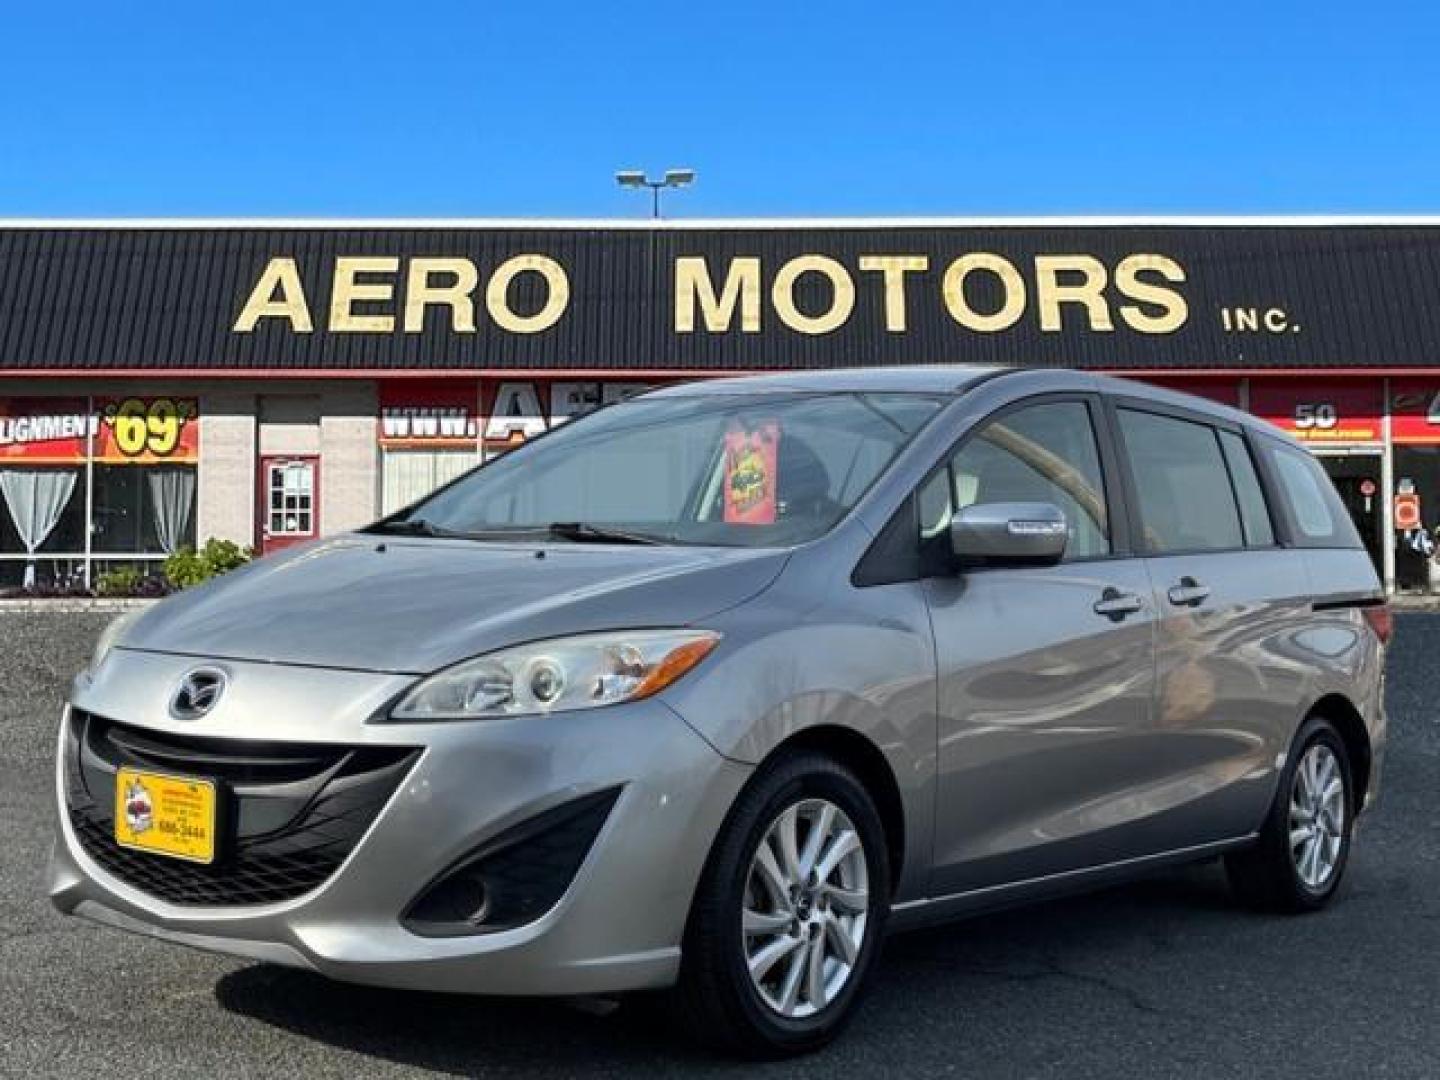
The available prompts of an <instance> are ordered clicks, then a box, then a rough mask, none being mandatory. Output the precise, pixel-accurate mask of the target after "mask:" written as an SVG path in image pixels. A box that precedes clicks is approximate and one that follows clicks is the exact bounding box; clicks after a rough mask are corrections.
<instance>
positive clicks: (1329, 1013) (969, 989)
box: [0, 613, 1440, 1080]
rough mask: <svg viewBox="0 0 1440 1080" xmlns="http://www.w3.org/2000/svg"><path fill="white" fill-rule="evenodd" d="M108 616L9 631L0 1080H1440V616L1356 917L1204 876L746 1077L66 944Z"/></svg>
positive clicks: (1373, 823) (924, 938)
mask: <svg viewBox="0 0 1440 1080" xmlns="http://www.w3.org/2000/svg"><path fill="white" fill-rule="evenodd" d="M107 617H108V616H95V615H73V614H71V615H55V614H44V615H16V614H8V613H7V614H5V615H3V616H0V1075H5V1076H25V1077H40V1076H55V1077H81V1076H84V1077H91V1076H112V1077H117V1078H121V1080H136V1078H139V1077H147V1076H162V1075H163V1076H166V1077H185V1078H189V1077H204V1078H218V1077H232V1076H235V1077H239V1076H251V1077H254V1076H282V1075H284V1076H295V1077H312V1076H314V1077H321V1076H335V1077H342V1076H343V1077H347V1078H350V1077H357V1076H363V1077H372V1076H373V1077H380V1076H384V1077H390V1076H424V1075H466V1076H471V1075H473V1076H514V1075H525V1076H537V1077H538V1076H546V1077H551V1076H554V1077H558V1076H577V1075H586V1076H588V1075H621V1074H624V1075H677V1076H678V1075H686V1076H699V1075H710V1074H717V1073H735V1074H738V1073H740V1072H742V1071H743V1072H745V1073H747V1074H749V1073H761V1074H765V1075H767V1076H776V1077H780V1076H805V1077H819V1076H829V1075H835V1076H846V1077H851V1078H854V1077H869V1076H877V1075H896V1076H902V1075H903V1076H909V1077H914V1076H929V1075H951V1076H970V1077H1057V1078H1059V1077H1063V1078H1065V1080H1076V1078H1081V1077H1097V1078H1099V1077H1103V1078H1105V1080H1116V1078H1121V1077H1143V1078H1146V1080H1151V1078H1162V1077H1282V1076H1283V1077H1292V1076H1293V1077H1305V1078H1306V1080H1321V1078H1329V1077H1335V1078H1344V1080H1355V1078H1357V1077H1366V1078H1369V1077H1415V1078H1434V1077H1440V836H1437V824H1436V823H1437V813H1436V804H1437V801H1440V709H1437V698H1440V662H1437V660H1440V615H1421V614H1405V615H1401V616H1399V618H1398V620H1397V621H1398V626H1399V628H1398V633H1397V635H1396V640H1395V643H1394V645H1393V647H1392V650H1391V654H1390V683H1389V687H1390V699H1389V708H1390V721H1391V731H1392V736H1391V740H1392V741H1391V747H1390V753H1389V760H1388V763H1387V768H1386V777H1385V791H1384V795H1383V798H1382V801H1381V804H1380V806H1379V808H1378V810H1377V811H1376V812H1375V813H1374V814H1373V815H1372V816H1371V817H1370V818H1369V819H1368V820H1366V821H1365V822H1364V824H1363V826H1362V832H1361V835H1360V839H1359V842H1358V844H1357V846H1356V848H1355V852H1354V856H1353V859H1352V862H1351V865H1350V872H1349V877H1348V880H1347V882H1346V885H1345V886H1344V892H1343V895H1342V897H1341V898H1340V900H1339V902H1338V903H1337V904H1335V905H1334V906H1333V907H1331V908H1330V909H1329V910H1328V911H1325V912H1323V913H1321V914H1319V915H1314V916H1309V917H1303V918H1284V917H1271V916H1261V915H1255V914H1252V913H1249V912H1247V911H1244V910H1242V909H1240V908H1238V907H1236V906H1235V905H1234V904H1233V903H1232V902H1231V900H1230V897H1229V896H1228V894H1227V892H1226V889H1225V886H1224V881H1223V878H1222V877H1221V874H1220V872H1219V870H1218V869H1217V868H1215V867H1213V866H1209V867H1198V868H1194V869H1189V870H1184V871H1180V872H1172V873H1167V874H1165V875H1163V876H1159V877H1156V878H1154V879H1151V880H1148V881H1145V882H1141V883H1138V884H1133V885H1128V886H1125V887H1121V888H1116V889H1111V890H1109V891H1106V892H1102V893H1098V894H1094V895H1091V896H1086V897H1081V898H1076V899H1069V900H1064V901H1059V902H1054V903H1050V904H1046V905H1044V906H1042V907H1034V908H1028V909H1024V910H1020V911H1015V912H1011V913H1007V914H1003V915H995V916H990V917H986V918H983V919H979V920H976V921H972V922H968V923H962V924H958V925H954V926H949V927H945V928H942V929H939V930H931V931H926V932H923V933H918V934H913V935H908V936H903V937H897V938H895V939H893V940H892V941H891V942H890V943H889V944H888V946H887V948H886V952H885V956H884V959H883V961H882V966H881V970H880V972H879V978H878V979H877V982H876V985H875V988H874V991H873V993H872V995H871V997H870V999H869V1001H868V1002H867V1003H866V1007H865V1008H864V1010H863V1012H862V1014H861V1015H860V1016H859V1018H858V1019H857V1021H856V1023H855V1024H854V1025H853V1026H852V1028H851V1029H850V1031H849V1032H848V1033H847V1034H846V1035H845V1036H844V1037H843V1038H842V1040H841V1041H840V1042H839V1043H838V1044H836V1045H835V1046H833V1047H831V1048H830V1049H829V1050H827V1051H825V1052H823V1053H821V1054H819V1055H817V1056H814V1057H810V1058H805V1059H800V1060H798V1061H791V1062H781V1063H776V1064H772V1065H764V1066H754V1065H737V1064H734V1063H731V1062H728V1061H724V1060H717V1059H715V1058H713V1057H710V1056H707V1055H705V1054H703V1053H700V1052H698V1051H696V1050H695V1049H693V1048H692V1047H691V1046H689V1045H688V1044H687V1043H685V1042H684V1041H683V1040H681V1039H680V1038H679V1037H678V1036H676V1035H675V1034H674V1033H673V1032H672V1031H671V1030H670V1028H669V1027H668V1025H666V1023H665V1021H664V1017H663V1013H662V1012H660V1011H659V1010H657V1009H656V1008H655V1007H654V1005H653V1004H652V1003H650V1002H647V1001H644V1000H639V1001H633V1002H627V1003H623V1004H621V1005H620V1006H619V1007H618V1008H616V1009H614V1010H613V1011H610V1012H603V1013H602V1012H601V1011H598V1010H595V1009H581V1008H578V1007H574V1006H571V1005H567V1004H562V1003H556V1002H534V1001H529V1002H527V1001H510V1000H506V1001H497V1000H488V999H467V998H458V997H444V996H438V995H429V994H420V993H410V992H399V991H387V990H376V989H368V988H362V987H352V986H343V985H339V984H335V983H330V982H327V981H326V980H324V979H322V978H320V977H318V976H314V975H309V974H306V973H303V972H297V971H291V970H287V969H283V968H278V967H272V966H267V965H263V964H252V963H247V962H241V961H233V960H228V959H224V958H220V957H214V956H209V955H206V954H203V953H197V952H191V951H189V950H186V949H183V948H179V947H175V946H170V945H165V944H161V943H159V942H154V941H150V940H148V939H145V938H140V937H131V936H128V935H125V934H121V933H118V932H115V931H110V930H105V929H101V928H97V927H92V926H89V925H87V924H84V923H82V922H79V921H74V920H66V919H62V918H61V917H60V916H58V915H56V914H55V913H54V912H53V911H52V910H51V908H50V906H49V904H48V902H47V901H46V899H45V897H44V895H43V891H42V874H43V867H44V862H45V857H46V853H47V851H48V849H49V846H50V836H51V827H52V826H51V821H52V816H53V812H52V798H53V796H52V794H51V784H52V779H51V778H52V759H53V739H54V731H55V722H56V718H57V715H58V710H59V707H60V703H61V700H62V697H63V694H64V687H65V684H66V682H67V680H68V678H69V674H70V673H71V672H73V671H75V670H77V669H79V668H80V667H81V666H83V663H84V660H85V655H86V652H87V651H88V648H89V639H90V638H91V637H92V636H93V634H94V633H96V632H98V630H99V628H100V626H101V625H103V622H104V620H105V618H107Z"/></svg>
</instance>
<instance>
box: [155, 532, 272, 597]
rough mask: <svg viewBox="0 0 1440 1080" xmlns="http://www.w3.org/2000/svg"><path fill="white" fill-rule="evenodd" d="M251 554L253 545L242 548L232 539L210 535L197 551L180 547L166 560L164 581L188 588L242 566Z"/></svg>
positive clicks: (252, 554) (178, 587) (253, 550)
mask: <svg viewBox="0 0 1440 1080" xmlns="http://www.w3.org/2000/svg"><path fill="white" fill-rule="evenodd" d="M254 557H255V549H254V548H248V547H243V548H242V547H241V546H240V545H239V544H236V543H234V542H233V541H230V540H218V539H216V538H215V537H213V536H212V537H211V538H210V539H209V540H206V541H205V543H204V545H202V546H201V548H200V550H199V551H196V550H195V549H194V548H191V547H183V548H181V549H180V550H179V551H177V552H175V554H173V555H171V556H170V557H169V558H168V559H166V560H165V580H166V581H168V582H169V583H170V584H171V585H172V586H173V587H175V588H177V589H188V588H190V586H192V585H199V584H200V583H201V582H203V581H209V580H210V579H211V578H213V577H216V576H218V575H220V574H224V573H228V572H229V571H231V570H234V569H236V568H237V567H241V566H244V565H245V564H246V563H247V562H249V561H250V560H251V559H253V558H254Z"/></svg>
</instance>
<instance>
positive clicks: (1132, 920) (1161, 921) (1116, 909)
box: [215, 867, 1244, 1075]
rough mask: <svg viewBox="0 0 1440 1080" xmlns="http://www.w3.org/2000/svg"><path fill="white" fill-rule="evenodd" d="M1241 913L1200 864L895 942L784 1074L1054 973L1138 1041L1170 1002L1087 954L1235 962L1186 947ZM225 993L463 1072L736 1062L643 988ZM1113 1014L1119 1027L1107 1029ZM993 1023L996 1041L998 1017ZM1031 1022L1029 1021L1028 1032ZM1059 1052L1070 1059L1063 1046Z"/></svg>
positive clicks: (356, 1046)
mask: <svg viewBox="0 0 1440 1080" xmlns="http://www.w3.org/2000/svg"><path fill="white" fill-rule="evenodd" d="M1236 918H1240V919H1241V920H1242V921H1243V919H1244V916H1243V915H1240V914H1238V913H1237V911H1236V909H1235V907H1234V905H1233V904H1232V902H1231V901H1230V899H1229V897H1228V894H1227V893H1226V890H1225V887H1224V883H1223V879H1222V877H1221V875H1220V873H1219V871H1218V869H1215V868H1213V867H1200V868H1193V869H1188V870H1182V871H1178V872H1172V873H1170V874H1167V875H1165V876H1163V877H1157V878H1153V879H1148V880H1145V881H1142V882H1137V883H1134V884H1131V885H1126V886H1122V887H1119V888H1115V889H1110V890H1107V891H1105V892H1102V893H1096V894H1092V895H1088V896H1083V897H1075V898H1069V899H1065V900H1058V901H1052V902H1050V903H1047V904H1044V905H1040V906H1036V907H1030V908H1025V909H1017V910H1015V911H1010V912H1005V913H1001V914H995V915H989V916H985V917H982V918H979V919H974V920H971V921H969V922H963V923H958V924H952V925H948V926H944V927H940V928H936V929H932V930H925V931H920V932H916V933H911V934H904V935H899V936H897V937H895V938H893V939H891V941H890V942H888V943H887V946H886V950H885V954H884V956H883V958H882V961H881V968H880V970H879V971H878V972H877V976H878V977H877V978H876V980H875V984H874V986H873V990H872V993H871V995H870V997H869V999H868V1000H867V1002H866V1003H865V1006H864V1008H863V1009H862V1010H861V1015H860V1016H859V1017H858V1018H857V1021H856V1023H855V1024H853V1025H852V1026H851V1028H850V1029H849V1031H848V1032H846V1033H845V1035H843V1036H842V1038H841V1040H840V1041H839V1042H838V1043H837V1044H836V1045H835V1046H833V1047H831V1048H829V1049H828V1050H826V1051H825V1052H824V1053H822V1054H821V1055H820V1056H819V1057H818V1058H813V1057H812V1058H809V1059H804V1060H803V1061H793V1062H790V1063H788V1064H787V1063H777V1064H776V1065H775V1066H772V1068H773V1069H775V1070H776V1071H777V1072H779V1073H785V1072H790V1071H793V1072H794V1073H795V1074H796V1075H801V1074H806V1075H813V1074H814V1072H815V1071H816V1070H817V1069H818V1068H823V1067H824V1066H825V1061H826V1058H828V1057H830V1056H831V1055H837V1058H836V1062H837V1063H838V1062H839V1061H841V1060H861V1061H868V1062H871V1063H873V1064H874V1066H875V1068H876V1069H877V1071H884V1069H885V1067H886V1065H887V1064H892V1065H893V1064H895V1062H894V1059H893V1058H892V1057H891V1056H890V1051H891V1048H893V1047H894V1046H895V1043H896V1040H902V1039H903V1040H910V1039H913V1037H914V1032H916V1031H917V1030H921V1029H923V1030H924V1031H925V1032H926V1036H925V1037H926V1039H927V1040H933V1041H934V1042H935V1043H937V1044H938V1046H937V1050H943V1048H944V1047H947V1046H948V1047H951V1048H953V1047H955V1046H957V1045H959V1044H958V1043H955V1042H954V1041H953V1040H957V1039H961V1038H964V1037H965V1034H966V1032H967V1030H971V1029H973V1028H974V1026H976V1025H984V1024H987V1023H989V1022H990V1021H991V1020H994V1019H997V1018H1000V1017H1001V1016H1003V1015H1004V1014H1007V1013H1008V1014H1011V1015H1012V1016H1013V1014H1014V1013H1016V1012H1020V1011H1023V1010H1025V1009H1027V1008H1029V1007H1031V1005H1032V1004H1033V1002H1034V998H1035V994H1034V990H1033V987H1034V986H1035V985H1036V984H1037V983H1038V982H1041V981H1052V980H1061V981H1064V980H1073V982H1072V984H1071V985H1072V989H1073V991H1074V992H1073V993H1070V994H1068V995H1063V996H1059V997H1058V998H1057V1001H1056V1002H1055V1003H1052V1004H1051V1005H1047V1012H1046V1017H1045V1023H1046V1025H1047V1028H1049V1029H1050V1030H1051V1031H1055V1032H1062V1033H1067V1034H1065V1035H1064V1036H1063V1037H1062V1038H1064V1039H1073V1040H1074V1042H1075V1044H1076V1047H1077V1048H1078V1047H1079V1046H1080V1045H1082V1044H1088V1045H1091V1046H1093V1045H1094V1043H1095V1040H1097V1039H1106V1038H1114V1039H1116V1040H1122V1041H1123V1040H1126V1039H1129V1038H1131V1037H1132V1036H1133V1034H1134V1031H1133V1023H1134V1020H1135V1017H1136V1015H1137V1013H1141V1014H1143V1013H1146V1012H1153V1013H1154V1014H1156V1015H1159V1014H1160V1013H1161V1012H1162V1009H1161V1008H1160V1006H1159V1005H1153V1006H1152V1005H1150V1004H1148V1003H1147V1002H1146V1001H1145V1000H1144V998H1143V996H1142V995H1141V993H1139V992H1137V991H1134V990H1132V989H1130V988H1128V987H1126V986H1124V985H1122V984H1121V983H1120V982H1117V980H1115V979H1114V978H1113V977H1112V975H1111V974H1110V973H1109V972H1110V969H1109V968H1108V967H1105V965H1104V964H1102V965H1101V970H1100V971H1099V972H1098V973H1097V972H1095V971H1089V970H1087V964H1089V963H1090V960H1089V959H1087V958H1092V959H1093V957H1094V956H1096V955H1097V950H1099V951H1100V952H1102V953H1103V955H1104V957H1105V958H1106V963H1113V962H1117V961H1118V962H1119V963H1120V964H1122V965H1126V964H1128V965H1134V964H1136V963H1142V962H1143V961H1144V959H1145V958H1146V957H1147V956H1149V955H1153V954H1154V953H1155V951H1156V949H1157V948H1160V949H1163V950H1164V951H1166V952H1167V953H1168V952H1173V951H1174V950H1175V949H1177V948H1178V949H1179V950H1180V952H1181V954H1182V955H1181V956H1179V957H1178V958H1177V959H1179V960H1181V961H1182V962H1183V963H1185V964H1186V965H1188V966H1191V967H1193V966H1195V965H1196V964H1203V963H1207V962H1213V963H1216V964H1218V963H1222V962H1223V957H1216V958H1214V959H1213V960H1210V959H1207V958H1205V957H1203V956H1201V957H1197V956H1185V955H1184V953H1185V951H1186V949H1185V944H1184V943H1185V942H1186V941H1188V940H1191V938H1192V934H1193V931H1194V929H1195V927H1196V925H1197V924H1200V925H1209V926H1210V934H1211V936H1212V937H1213V936H1214V935H1215V933H1216V932H1217V929H1216V928H1217V925H1219V924H1222V923H1223V922H1224V921H1226V920H1232V919H1236ZM1218 932H1219V933H1221V934H1222V935H1223V933H1224V932H1223V930H1220V931H1218ZM1094 937H1098V938H1099V939H1100V940H1099V942H1098V944H1097V943H1095V942H1094ZM1087 938H1090V939H1091V944H1090V945H1087V944H1086V942H1087ZM1202 938H1203V935H1202ZM1196 948H1197V949H1199V950H1203V949H1204V948H1205V946H1204V945H1203V944H1202V945H1197V946H1196ZM1117 950H1118V951H1119V952H1120V953H1121V954H1122V955H1120V956H1119V957H1118V958H1117V956H1116V952H1117ZM1097 993H1098V994H1103V995H1108V996H1109V997H1111V998H1112V999H1113V1000H1114V1001H1115V1002H1116V1005H1117V1007H1116V1009H1115V1010H1114V1011H1113V1012H1109V1013H1107V1012H1106V1010H1104V1009H1096V1008H1095V1007H1094V1004H1093V1002H1094V999H1095V997H1096V995H1097ZM215 994H216V998H217V999H218V1001H219V1003H220V1005H221V1007H223V1008H224V1009H226V1010H228V1011H230V1012H231V1013H233V1014H237V1015H240V1016H244V1017H249V1018H251V1019H254V1020H257V1021H260V1022H262V1023H265V1024H269V1025H273V1026H275V1027H277V1028H279V1029H282V1030H286V1031H289V1032H292V1033H294V1034H298V1035H300V1036H302V1037H304V1038H306V1039H312V1040H317V1041H319V1042H322V1043H325V1044H328V1045H331V1046H334V1047H338V1048H343V1049H345V1050H349V1051H352V1052H357V1053H360V1054H365V1055H370V1056H373V1057H376V1058H379V1059H382V1060H387V1061H391V1062H395V1063H399V1064H405V1065H409V1066H413V1067H418V1068H425V1069H430V1070H435V1071H438V1072H443V1073H450V1074H455V1075H475V1074H478V1073H485V1072H490V1071H495V1072H504V1071H507V1070H513V1069H517V1068H524V1069H526V1070H527V1071H531V1070H533V1071H535V1072H536V1073H545V1072H553V1073H555V1074H573V1073H575V1072H577V1071H584V1072H593V1071H604V1070H606V1069H620V1068H625V1069H632V1068H638V1069H644V1070H646V1071H647V1072H651V1073H654V1072H665V1071H672V1070H674V1071H681V1070H683V1071H685V1072H686V1073H688V1074H695V1073H696V1072H708V1071H731V1070H733V1068H734V1067H735V1066H734V1064H733V1063H731V1062H728V1061H725V1060H723V1059H718V1058H716V1057H714V1056H713V1055H708V1054H706V1053H705V1052H704V1051H702V1050H699V1049H697V1048H696V1047H695V1046H694V1045H692V1044H691V1043H689V1042H688V1041H686V1040H685V1039H684V1038H683V1036H681V1035H680V1034H679V1033H678V1032H676V1031H675V1030H674V1025H673V1024H672V1023H671V1022H669V1020H668V1019H667V1015H666V1012H665V1010H664V1008H663V1004H662V1001H661V999H660V998H659V997H658V996H655V995H639V996H636V997H632V998H629V999H626V1000H625V1001H623V1002H621V1003H620V1004H619V1006H618V1007H615V1008H612V1009H611V1010H610V1011H605V1010H603V1009H600V1008H596V1007H583V1006H581V1005H578V1004H575V1003H565V1002H560V1001H554V1000H537V999H509V998H479V997H475V998H471V997H465V996H458V995H445V994H429V993H421V992H415V991H399V990H386V989H377V988H372V987H363V986H354V985H347V984H342V983H335V982H331V981H329V980H327V979H325V978H323V977H321V976H319V975H315V974H312V973H309V972H304V971H298V970H294V969H289V968H282V967H277V966H273V965H267V964H262V965H256V966H252V967H247V968H243V969H241V970H239V971H235V972H233V973H231V974H228V975H226V976H225V977H224V978H222V979H221V980H220V981H219V982H218V983H217V985H216V988H215ZM1157 996H1158V997H1159V998H1160V999H1161V1000H1163V995H1157ZM987 1013H989V1014H993V1015H991V1016H987ZM1107 1022H1108V1023H1112V1024H1113V1025H1114V1027H1115V1030H1114V1031H1110V1032H1107V1031H1105V1030H1104V1025H1105V1024H1106V1023H1107ZM988 1030H989V1033H990V1034H991V1035H992V1036H993V1034H994V1031H995V1028H994V1026H993V1024H992V1025H991V1026H990V1027H989V1029H988ZM1023 1031H1024V1029H1023V1028H1022V1029H1019V1030H1017V1032H1016V1037H1017V1038H1020V1037H1022V1036H1023ZM1056 1049H1057V1050H1059V1051H1061V1052H1063V1051H1064V1049H1065V1047H1064V1045H1063V1042H1062V1045H1060V1046H1058V1047H1056ZM750 1068H754V1066H753V1065H752V1066H750Z"/></svg>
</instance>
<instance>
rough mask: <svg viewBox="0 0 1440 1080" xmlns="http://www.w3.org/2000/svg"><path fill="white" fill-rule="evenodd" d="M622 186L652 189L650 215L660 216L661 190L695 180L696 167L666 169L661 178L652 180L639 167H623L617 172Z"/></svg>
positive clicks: (617, 180)
mask: <svg viewBox="0 0 1440 1080" xmlns="http://www.w3.org/2000/svg"><path fill="white" fill-rule="evenodd" d="M615 182H616V183H617V184H619V185H620V186H621V187H627V188H649V189H650V216H651V217H652V218H658V217H659V216H660V192H661V190H662V189H664V188H682V187H686V186H688V185H690V184H693V183H694V182H695V170H694V169H666V170H665V175H664V176H663V177H661V178H660V179H659V180H651V179H650V178H649V177H648V176H646V175H645V174H644V173H643V172H641V171H640V170H639V169H622V170H621V171H620V172H617V173H616V174H615Z"/></svg>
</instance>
